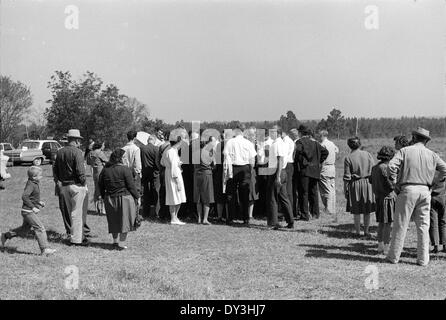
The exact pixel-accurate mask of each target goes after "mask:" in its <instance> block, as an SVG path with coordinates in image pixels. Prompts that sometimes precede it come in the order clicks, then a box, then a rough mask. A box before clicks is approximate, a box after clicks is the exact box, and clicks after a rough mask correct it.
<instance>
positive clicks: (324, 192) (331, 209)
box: [319, 130, 339, 214]
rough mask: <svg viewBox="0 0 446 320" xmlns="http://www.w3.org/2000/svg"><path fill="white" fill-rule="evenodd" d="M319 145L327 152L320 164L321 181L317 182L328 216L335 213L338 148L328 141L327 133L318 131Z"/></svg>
mask: <svg viewBox="0 0 446 320" xmlns="http://www.w3.org/2000/svg"><path fill="white" fill-rule="evenodd" d="M319 138H320V142H321V145H322V146H323V147H325V149H327V151H328V156H327V159H325V161H324V162H322V167H321V179H320V180H319V192H320V194H321V199H322V203H323V204H324V209H325V212H326V213H328V214H335V213H336V188H335V180H336V167H335V162H336V153H338V152H339V149H338V147H337V146H336V145H335V144H334V143H333V142H331V141H330V140H328V131H327V130H321V131H319Z"/></svg>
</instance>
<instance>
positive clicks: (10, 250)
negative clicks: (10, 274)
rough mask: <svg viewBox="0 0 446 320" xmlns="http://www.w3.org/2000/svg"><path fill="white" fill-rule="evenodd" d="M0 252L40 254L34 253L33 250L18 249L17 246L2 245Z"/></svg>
mask: <svg viewBox="0 0 446 320" xmlns="http://www.w3.org/2000/svg"><path fill="white" fill-rule="evenodd" d="M0 252H2V253H9V254H25V255H31V256H38V255H39V254H37V253H33V252H26V251H20V250H17V248H16V247H0Z"/></svg>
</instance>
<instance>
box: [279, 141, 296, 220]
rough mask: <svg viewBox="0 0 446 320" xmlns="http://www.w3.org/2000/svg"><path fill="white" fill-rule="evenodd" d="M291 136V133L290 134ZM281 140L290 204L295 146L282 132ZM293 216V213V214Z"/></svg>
mask: <svg viewBox="0 0 446 320" xmlns="http://www.w3.org/2000/svg"><path fill="white" fill-rule="evenodd" d="M290 134H291V133H290ZM282 140H283V142H284V145H285V149H286V155H285V158H284V162H285V163H286V168H285V170H286V176H287V183H286V192H287V194H288V199H289V200H290V202H291V203H292V201H293V176H294V148H295V146H296V145H295V144H294V141H293V139H292V138H291V137H290V136H289V135H288V134H287V133H286V132H282ZM293 215H294V212H293Z"/></svg>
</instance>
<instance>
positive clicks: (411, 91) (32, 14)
mask: <svg viewBox="0 0 446 320" xmlns="http://www.w3.org/2000/svg"><path fill="white" fill-rule="evenodd" d="M0 1H1V2H0V10H1V13H0V19H1V20H0V24H1V34H0V73H1V74H2V75H9V76H11V77H12V78H13V79H14V80H19V81H21V82H23V83H25V84H26V85H28V86H30V87H31V90H32V92H33V96H34V106H35V107H36V108H41V109H43V108H45V107H46V100H47V99H49V97H50V94H49V90H48V89H47V87H46V86H47V82H48V80H49V78H50V76H51V75H52V74H53V72H54V71H55V70H69V71H71V72H72V74H73V75H74V77H75V78H79V77H80V76H81V75H82V74H83V73H84V72H85V71H86V70H89V71H93V72H95V73H97V74H98V75H99V76H100V77H101V78H102V79H103V80H104V82H105V83H113V84H116V85H117V86H118V87H119V88H120V90H121V92H122V93H124V94H126V95H129V96H132V97H135V98H137V99H138V100H139V101H141V102H143V103H145V104H147V105H148V106H149V109H150V112H151V115H152V116H153V117H157V118H161V119H164V120H166V121H168V122H174V121H176V120H180V119H183V120H186V121H187V120H243V121H245V120H273V119H278V118H279V117H280V115H281V114H284V113H285V112H286V111H287V110H293V111H294V112H295V113H296V115H297V117H298V119H320V118H325V116H326V115H327V114H328V112H329V111H330V110H331V108H333V107H334V106H337V107H338V108H339V109H341V110H342V111H343V113H344V114H345V115H347V116H364V117H381V116H386V117H400V116H413V115H416V116H444V115H445V114H446V112H445V111H446V109H445V105H446V99H445V88H446V86H445V85H446V80H445V79H446V77H445V74H446V72H445V53H446V27H445V26H446V1H444V0H416V1H414V0H393V1H374V0H367V1H364V0H344V1H339V0H329V1H328V0H326V1H322V0H304V1H298V0H296V1H284V0H275V1H272V0H271V1H263V0H259V1H248V0H239V1H229V0H227V1H223V0H221V1H215V0H214V1H203V0H202V1H198V0H196V1H187V0H178V1H171V0H167V1H166V0H163V1H149V0H147V1H144V0H139V1H136V0H135V1H129V0H125V1H124V0H109V1H103V0H101V1H99V0H97V1H94V0H88V1H86V0H84V1H76V0H70V1H65V0H57V1H56V0H42V1H31V0H27V1H25V0H0ZM67 5H75V6H77V8H78V9H79V28H78V29H71V30H70V29H67V28H66V27H65V19H66V18H67V17H68V14H66V13H65V8H66V6H67ZM367 5H376V7H377V8H378V14H379V16H378V17H379V25H378V29H373V30H368V29H367V28H366V27H365V20H366V19H367V17H368V16H370V13H367V12H365V8H366V6H367Z"/></svg>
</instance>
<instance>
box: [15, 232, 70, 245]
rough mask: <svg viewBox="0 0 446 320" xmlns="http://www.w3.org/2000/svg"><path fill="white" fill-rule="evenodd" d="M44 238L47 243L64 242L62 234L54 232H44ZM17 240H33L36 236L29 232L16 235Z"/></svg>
mask: <svg viewBox="0 0 446 320" xmlns="http://www.w3.org/2000/svg"><path fill="white" fill-rule="evenodd" d="M46 236H47V240H48V242H53V243H63V242H65V241H66V237H65V236H64V234H62V233H59V232H57V231H54V230H46ZM17 238H22V239H30V240H34V239H36V236H35V234H34V232H33V231H29V232H28V233H27V234H18V235H17Z"/></svg>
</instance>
